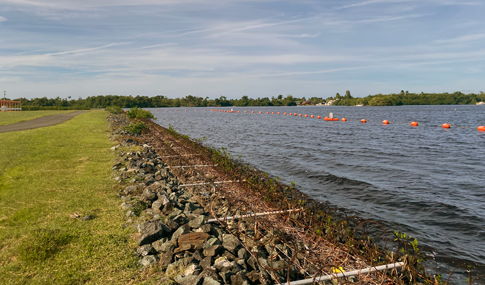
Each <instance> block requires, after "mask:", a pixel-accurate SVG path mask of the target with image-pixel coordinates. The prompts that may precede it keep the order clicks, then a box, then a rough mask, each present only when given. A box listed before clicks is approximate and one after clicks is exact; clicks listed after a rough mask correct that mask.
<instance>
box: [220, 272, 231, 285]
mask: <svg viewBox="0 0 485 285" xmlns="http://www.w3.org/2000/svg"><path fill="white" fill-rule="evenodd" d="M232 275H234V273H233V272H231V271H227V272H219V276H221V278H222V281H223V282H224V283H225V284H230V283H231V276H232Z"/></svg>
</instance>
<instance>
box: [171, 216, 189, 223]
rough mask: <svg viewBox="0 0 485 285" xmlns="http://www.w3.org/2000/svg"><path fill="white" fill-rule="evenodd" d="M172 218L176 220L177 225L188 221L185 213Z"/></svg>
mask: <svg viewBox="0 0 485 285" xmlns="http://www.w3.org/2000/svg"><path fill="white" fill-rule="evenodd" d="M173 220H174V221H175V222H177V223H178V224H179V225H183V224H185V223H187V222H188V219H187V218H186V217H185V214H181V215H177V216H175V217H173Z"/></svg>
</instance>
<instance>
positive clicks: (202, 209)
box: [192, 208, 206, 215]
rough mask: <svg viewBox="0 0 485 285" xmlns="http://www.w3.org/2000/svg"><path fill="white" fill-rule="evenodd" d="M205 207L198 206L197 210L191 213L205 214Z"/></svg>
mask: <svg viewBox="0 0 485 285" xmlns="http://www.w3.org/2000/svg"><path fill="white" fill-rule="evenodd" d="M205 213H206V212H205V209H204V208H198V209H197V210H195V211H193V212H192V214H195V215H202V214H205Z"/></svg>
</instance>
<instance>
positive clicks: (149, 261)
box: [138, 255, 157, 267]
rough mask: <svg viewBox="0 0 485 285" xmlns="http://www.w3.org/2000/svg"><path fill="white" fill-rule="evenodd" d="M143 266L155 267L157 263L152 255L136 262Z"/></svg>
mask: <svg viewBox="0 0 485 285" xmlns="http://www.w3.org/2000/svg"><path fill="white" fill-rule="evenodd" d="M138 263H139V264H141V265H143V266H145V267H146V266H150V265H155V264H156V263H157V257H156V256H154V255H147V256H145V257H143V258H142V259H141V260H139V261H138Z"/></svg>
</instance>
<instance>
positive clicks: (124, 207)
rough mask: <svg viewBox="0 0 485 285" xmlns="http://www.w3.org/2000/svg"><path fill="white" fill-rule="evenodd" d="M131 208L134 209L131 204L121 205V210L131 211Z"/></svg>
mask: <svg viewBox="0 0 485 285" xmlns="http://www.w3.org/2000/svg"><path fill="white" fill-rule="evenodd" d="M133 208H135V206H133V204H131V203H123V204H121V209H122V210H131V209H133Z"/></svg>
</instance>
